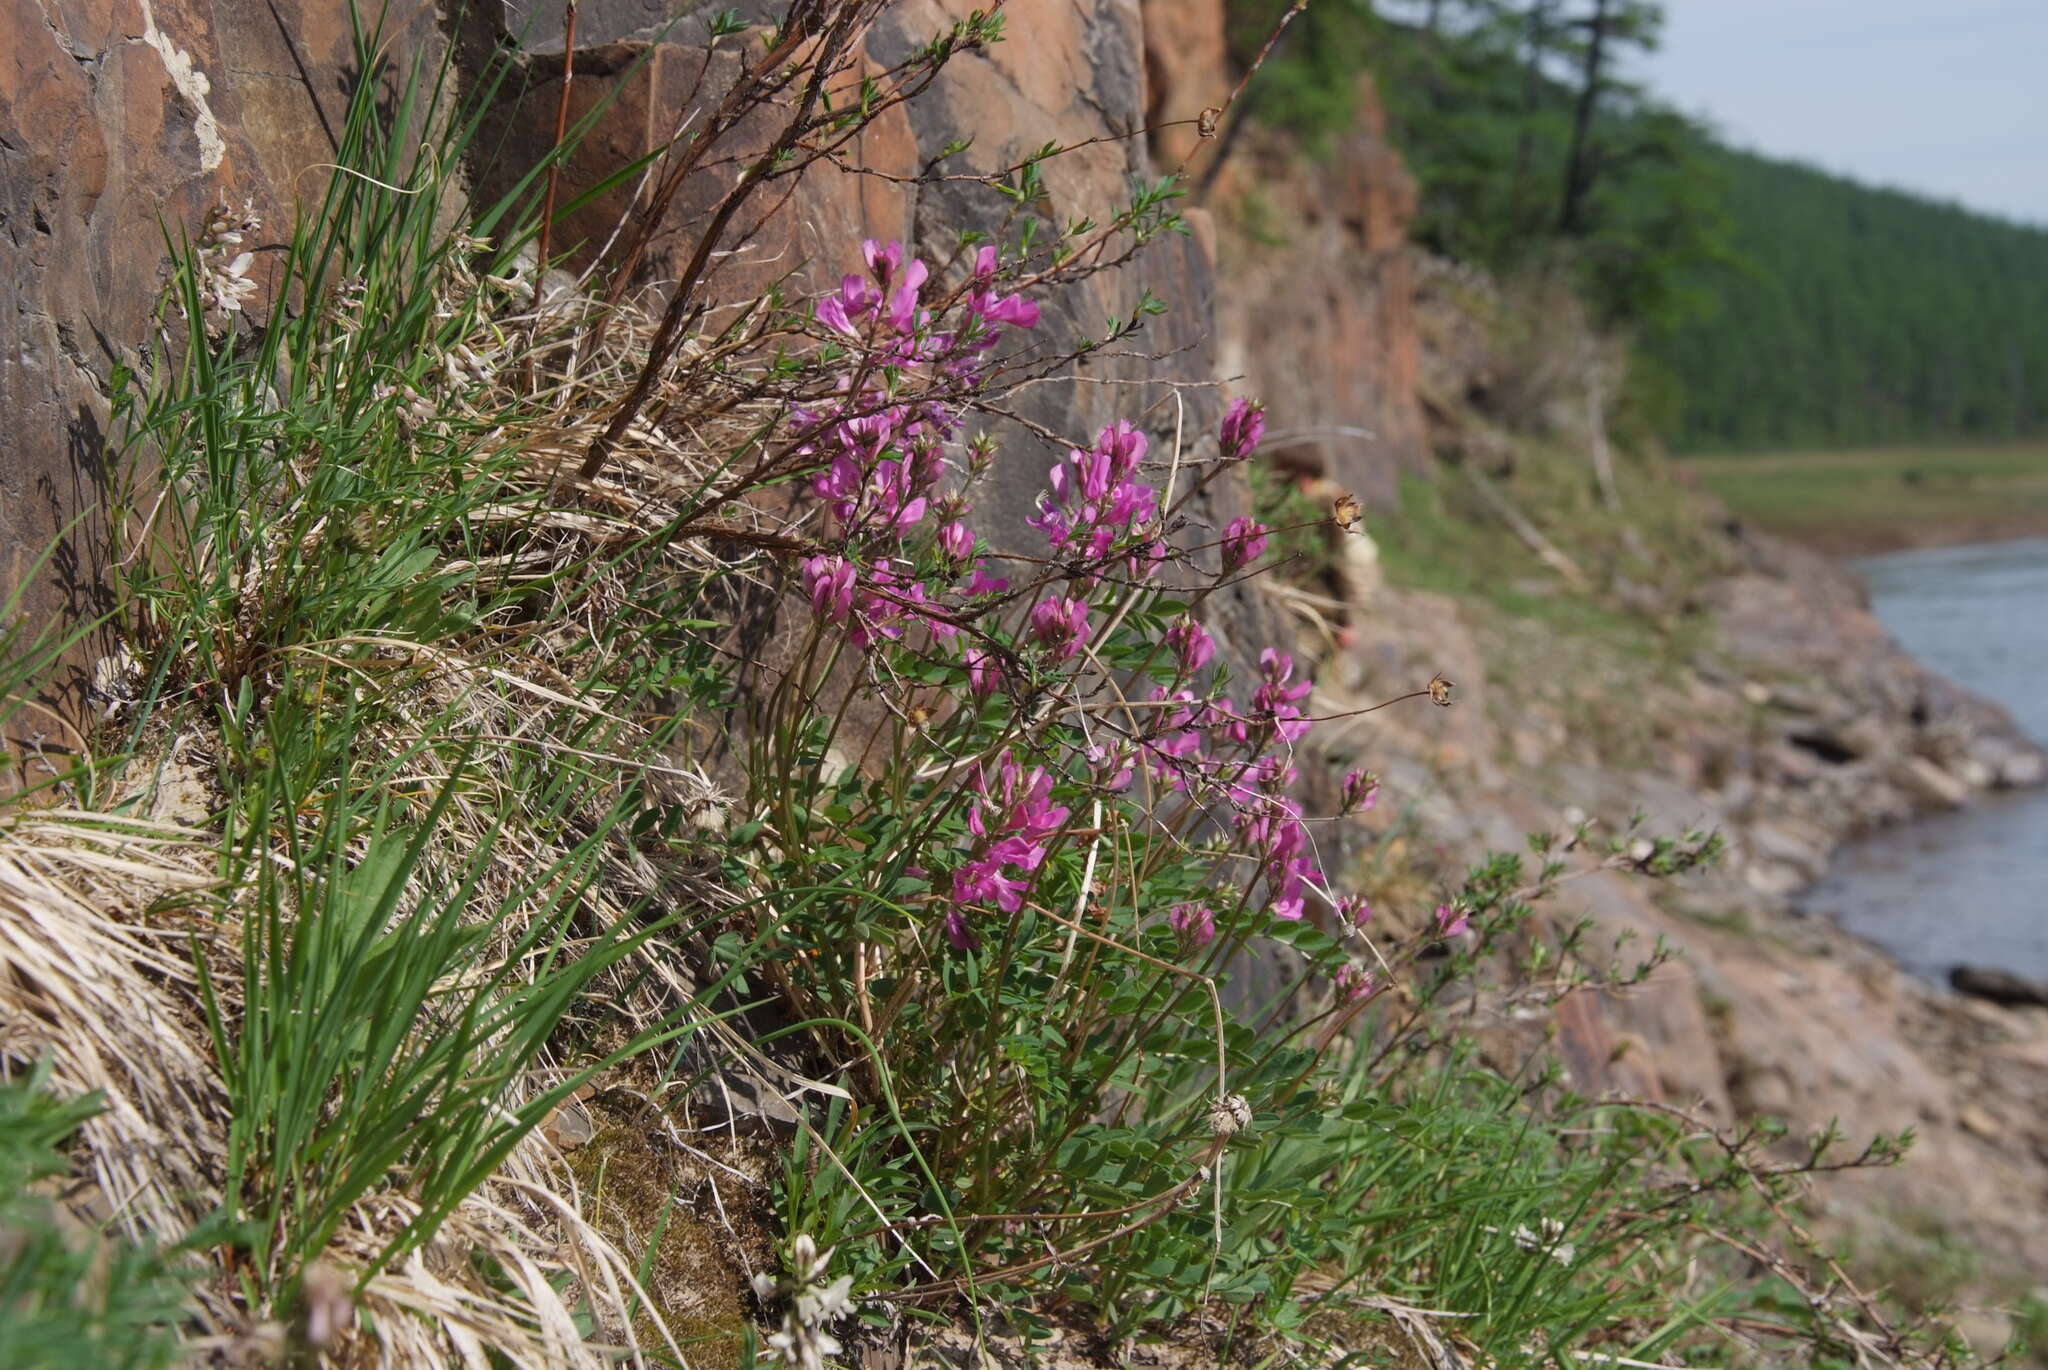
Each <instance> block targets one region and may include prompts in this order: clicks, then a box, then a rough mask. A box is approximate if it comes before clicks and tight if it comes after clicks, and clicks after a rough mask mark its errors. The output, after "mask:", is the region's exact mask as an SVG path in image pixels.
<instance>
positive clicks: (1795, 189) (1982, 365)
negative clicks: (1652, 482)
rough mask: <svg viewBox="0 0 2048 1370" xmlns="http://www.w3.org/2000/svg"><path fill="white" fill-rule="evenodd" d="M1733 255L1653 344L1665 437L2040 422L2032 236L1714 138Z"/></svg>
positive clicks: (2040, 353) (2047, 266)
mask: <svg viewBox="0 0 2048 1370" xmlns="http://www.w3.org/2000/svg"><path fill="white" fill-rule="evenodd" d="M1707 155H1708V156H1709V157H1710V159H1711V164H1712V165H1713V167H1714V168H1715V169H1716V170H1717V171H1718V173H1719V180H1720V183H1721V187H1722V191H1721V193H1722V197H1723V204H1724V205H1725V207H1726V210H1727V213H1728V217H1729V219H1730V221H1731V234H1732V247H1733V250H1734V253H1735V256H1736V265H1735V266H1734V267H1733V268H1732V269H1730V268H1720V269H1716V270H1714V271H1712V273H1711V275H1705V274H1703V276H1702V280H1703V281H1704V282H1705V283H1707V284H1708V285H1710V287H1711V288H1710V289H1709V290H1707V291H1705V292H1703V293H1704V294H1705V295H1706V296H1707V297H1708V298H1710V299H1711V300H1712V305H1711V306H1710V307H1709V308H1708V309H1706V310H1704V311H1702V312H1699V313H1696V314H1694V315H1692V316H1690V317H1688V318H1687V319H1685V320H1684V321H1683V322H1682V323H1680V324H1679V325H1678V326H1677V327H1675V328H1674V329H1673V330H1671V331H1670V332H1669V333H1667V334H1664V335H1662V336H1658V335H1654V334H1653V335H1651V336H1650V337H1649V338H1648V339H1647V343H1648V346H1649V348H1650V350H1651V352H1652V354H1653V355H1654V356H1656V357H1657V358H1658V359H1659V360H1660V361H1661V362H1663V364H1664V365H1665V366H1666V367H1667V368H1668V369H1669V370H1670V371H1671V373H1672V374H1673V375H1675V376H1676V377H1677V378H1678V380H1679V381H1680V383H1681V392H1682V395H1683V399H1682V402H1681V407H1680V410H1679V413H1678V416H1677V421H1676V424H1675V427H1674V430H1673V432H1672V433H1671V438H1672V441H1673V445H1674V446H1676V447H1677V448H1679V449H1680V450H1741V449H1755V448H1770V447H1813V446H1841V445H1851V444H1868V443H1889V442H1902V441H1909V440H1918V439H1944V438H2003V437H2024V436H2034V435H2038V434H2041V433H2043V432H2048V232H2044V231H2042V230H2040V229H2036V228H2029V227H2024V226H2021V225H2017V224H2012V223H2006V222H2003V221H2000V220H1997V219H1992V218H1987V217H1985V216H1983V215H1979V214H1973V213H1970V212H1969V211H1968V210H1965V209H1962V208H1960V207H1958V206H1955V205H1947V204H1938V203H1935V202H1933V201H1930V200H1925V199H1921V198H1919V197H1918V196H1914V195H1908V194H1903V193H1901V192H1899V191H1895V190H1880V189H1875V188H1873V187H1870V186H1865V185H1859V184H1857V183H1856V182H1854V181H1849V180H1844V179H1843V178H1841V177H1838V176H1830V175H1828V174H1826V173H1825V172H1822V171H1818V170H1815V169H1814V168H1812V167H1807V166H1801V165H1798V164H1796V163H1791V162H1781V161H1774V160H1772V159H1770V158H1766V157H1759V156H1756V155H1753V154H1751V153H1746V152H1737V151H1734V150H1732V149H1728V148H1723V147H1714V148H1712V149H1710V150H1709V152H1708V154H1707Z"/></svg>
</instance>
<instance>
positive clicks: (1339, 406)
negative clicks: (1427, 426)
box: [1209, 80, 1428, 507]
mask: <svg viewBox="0 0 2048 1370" xmlns="http://www.w3.org/2000/svg"><path fill="white" fill-rule="evenodd" d="M1359 110H1360V114H1359V121H1358V123H1357V125H1356V126H1355V127H1354V128H1353V129H1352V131H1351V132H1350V133H1348V134H1346V135H1344V136H1343V137H1341V138H1338V139H1336V140H1334V142H1333V144H1332V145H1331V147H1330V148H1329V149H1328V151H1327V153H1326V155H1323V156H1319V157H1316V158H1313V159H1311V158H1308V157H1306V156H1304V155H1302V154H1300V153H1299V152H1298V151H1296V150H1295V149H1294V148H1293V147H1292V146H1291V145H1290V144H1289V142H1288V141H1287V140H1286V139H1284V138H1282V137H1280V136H1278V135H1275V134H1271V133H1266V132H1255V133H1251V134H1248V135H1247V136H1246V137H1245V138H1244V139H1243V140H1242V142H1241V143H1240V146H1239V148H1238V149H1237V150H1236V151H1235V152H1234V153H1233V154H1232V158H1231V163H1230V169H1229V174H1227V175H1225V176H1223V177H1222V178H1220V179H1219V180H1218V181H1217V183H1216V185H1215V187H1214V188H1213V190H1212V191H1211V194H1210V197H1209V205H1210V207H1211V208H1212V210H1213V211H1214V212H1215V213H1216V214H1217V215H1218V216H1219V217H1220V218H1221V219H1222V221H1223V223H1224V224H1225V225H1226V226H1227V232H1226V233H1225V235H1224V242H1225V247H1224V250H1223V265H1224V278H1225V280H1226V281H1227V282H1228V285H1227V287H1226V289H1225V290H1224V292H1223V295H1222V298H1221V299H1220V300H1219V301H1218V328H1219V329H1220V331H1221V332H1222V334H1223V336H1224V338H1225V340H1226V343H1225V348H1224V353H1223V370H1224V373H1225V374H1226V375H1235V374H1240V373H1241V374H1242V375H1243V376H1244V380H1243V382H1242V388H1243V389H1244V390H1245V391H1247V392H1249V393H1253V394H1257V395H1259V396H1261V397H1263V398H1264V399H1265V401H1266V403H1267V411H1268V414H1269V416H1270V422H1271V429H1270V436H1269V438H1268V441H1267V444H1266V452H1267V454H1268V456H1269V457H1270V458H1271V459H1273V460H1275V461H1277V462H1279V463H1280V464H1281V465H1282V466H1283V467H1284V468H1291V469H1294V470H1298V471H1301V472H1304V473H1307V474H1313V475H1320V476H1324V477H1327V478H1328V479H1330V480H1331V481H1334V482H1336V483H1337V484H1338V485H1341V486H1343V487H1345V488H1346V489H1348V490H1350V491H1351V492H1352V493H1354V494H1356V495H1357V496H1358V497H1359V498H1360V499H1362V500H1364V501H1365V502H1366V503H1367V504H1368V505H1378V506H1380V507H1385V506H1386V505H1388V504H1390V503H1391V502H1392V501H1393V500H1394V499H1395V497H1396V495H1397V494H1398V492H1399V479H1400V476H1401V474H1402V473H1403V472H1419V471H1422V470H1423V469H1425V467H1426V466H1427V459H1428V449H1427V444H1426V441H1425V433H1424V426H1423V416H1422V406H1421V400H1420V396H1419V394H1418V375H1419V366H1420V351H1419V347H1418V340H1417V335H1416V321H1415V309H1414V304H1415V279H1414V262H1413V257H1412V252H1411V249H1410V248H1409V247H1408V242H1407V232H1408V221H1409V219H1410V218H1411V217H1412V216H1413V215H1414V213H1415V207H1416V192H1415V183H1414V181H1413V179H1412V178H1411V177H1410V176H1409V174H1408V171H1407V168H1406V166H1405V165H1404V164H1403V163H1402V161H1401V158H1400V155H1399V154H1398V153H1397V152H1396V151H1395V150H1394V149H1393V148H1392V147H1391V146H1390V145H1389V144H1388V143H1387V141H1386V129H1385V121H1384V118H1383V117H1382V115H1381V113H1380V107H1379V103H1378V99H1377V97H1376V95H1375V94H1374V92H1373V88H1372V86H1371V83H1370V81H1369V80H1362V81H1361V83H1360V86H1359ZM1254 168H1257V169H1258V170H1254ZM1267 168H1271V169H1272V170H1270V171H1269V170H1266V169H1267Z"/></svg>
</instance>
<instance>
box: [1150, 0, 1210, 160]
mask: <svg viewBox="0 0 2048 1370" xmlns="http://www.w3.org/2000/svg"><path fill="white" fill-rule="evenodd" d="M1144 11H1145V126H1146V127H1147V128H1148V129H1149V130H1150V131H1151V134H1150V136H1151V140H1152V160H1153V161H1154V162H1156V163H1158V164H1159V166H1160V167H1161V168H1162V169H1163V170H1166V171H1177V170H1179V169H1181V168H1182V167H1184V166H1187V165H1189V164H1190V159H1191V158H1192V157H1193V156H1194V155H1195V152H1196V149H1197V148H1199V147H1200V146H1201V144H1202V141H1203V140H1202V137H1201V130H1200V127H1199V121H1200V120H1201V118H1202V112H1203V111H1204V110H1213V109H1216V108H1219V107H1220V106H1221V105H1222V104H1223V102H1224V101H1225V100H1227V99H1228V98H1229V96H1230V86H1231V81H1230V74H1229V72H1228V71H1227V70H1226V60H1227V53H1226V52H1225V49H1224V42H1223V0H1144Z"/></svg>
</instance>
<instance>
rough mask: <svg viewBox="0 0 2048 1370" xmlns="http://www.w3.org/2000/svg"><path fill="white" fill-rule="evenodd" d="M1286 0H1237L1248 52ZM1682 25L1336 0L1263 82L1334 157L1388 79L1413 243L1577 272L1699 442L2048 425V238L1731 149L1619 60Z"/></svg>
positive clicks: (1290, 37) (1468, 0)
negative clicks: (1341, 133) (1364, 83)
mask: <svg viewBox="0 0 2048 1370" xmlns="http://www.w3.org/2000/svg"><path fill="white" fill-rule="evenodd" d="M1288 7H1289V0H1229V13H1230V20H1231V41H1232V49H1233V52H1234V53H1235V54H1236V56H1237V57H1238V59H1239V60H1240V61H1241V62H1248V61H1249V60H1250V58H1251V56H1252V54H1254V53H1256V52H1257V51H1258V48H1259V46H1260V45H1261V44H1262V43H1263V42H1264V40H1265V37H1266V35H1267V34H1268V33H1270V32H1271V28H1272V24H1273V23H1274V21H1276V20H1277V19H1278V17H1279V16H1280V15H1281V14H1282V13H1283V12H1284V11H1285V10H1286V9H1287V8H1288ZM1662 17H1663V16H1662V11H1661V7H1660V6H1658V5H1656V4H1652V3H1646V2H1645V0H1378V3H1376V4H1375V3H1373V0H1316V3H1315V4H1312V5H1310V6H1309V7H1308V8H1307V9H1306V10H1305V11H1303V12H1302V13H1301V14H1300V15H1298V16H1297V17H1296V19H1295V21H1294V23H1293V24H1292V26H1291V27H1290V28H1289V29H1288V31H1287V34H1286V36H1285V37H1284V38H1283V40H1282V42H1281V43H1280V45H1279V46H1278V47H1276V49H1275V51H1274V54H1273V57H1272V59H1271V60H1270V61H1269V62H1268V63H1267V65H1266V67H1265V69H1264V70H1262V71H1261V73H1260V75H1259V76H1258V78H1257V79H1256V80H1255V81H1254V82H1253V84H1252V86H1251V88H1250V90H1249V92H1248V95H1247V98H1248V99H1249V100H1250V101H1251V112H1252V115H1253V117H1255V118H1259V119H1264V120H1267V121H1269V122H1276V123H1280V124H1284V125H1287V126H1289V127H1292V128H1294V129H1295V130H1297V131H1298V132H1300V133H1301V134H1302V135H1303V136H1304V138H1305V139H1306V140H1307V141H1308V143H1309V144H1310V146H1311V148H1315V147H1318V146H1321V145H1323V144H1324V143H1325V142H1326V140H1327V139H1328V137H1329V136H1330V135H1331V134H1332V133H1334V132H1336V131H1338V130H1339V129H1341V128H1343V127H1344V126H1345V125H1346V124H1347V123H1348V122H1349V121H1350V120H1351V118H1352V117H1353V114H1354V108H1353V104H1354V100H1355V95H1356V91H1357V88H1358V81H1359V78H1360V76H1361V74H1362V73H1365V72H1370V73H1371V74H1372V75H1373V78H1374V79H1375V80H1376V81H1377V83H1378V86H1379V92H1380V98H1381V100H1382V102H1383V104H1384V105H1385V107H1386V110H1387V115H1388V124H1389V135H1390V137H1391V138H1392V139H1393V140H1394V142H1395V143H1396V145H1397V146H1399V148H1400V149H1401V151H1402V154H1403V155H1404V156H1405V157H1406V159H1407V160H1408V163H1409V166H1410V168H1411V169H1412V170H1413V171H1414V173H1415V175H1416V177H1417V179H1418V181H1419V182H1420V184H1421V187H1422V205H1421V211H1420V213H1419V215H1418V216H1417V220H1416V223H1415V225H1414V228H1413V232H1414V236H1415V238H1416V240H1417V241H1418V242H1419V243H1420V244H1422V245H1423V246H1425V247H1427V248H1429V249H1430V250H1432V251H1436V252H1440V253H1442V254H1444V255H1446V256H1450V257H1455V258H1457V259H1459V260H1462V261H1468V262H1473V263H1475V264H1478V265H1482V266H1485V267H1487V268H1489V269H1492V270H1494V271H1496V272H1500V273H1503V274H1512V273H1516V272H1522V271H1529V270H1563V271H1568V272H1570V273H1572V275H1573V277H1574V279H1575V281H1576V283H1577V285H1578V287H1579V290H1580V293H1581V294H1582V295H1583V296H1584V298H1585V299H1586V300H1587V302H1588V303H1589V304H1590V305H1591V306H1592V307H1593V308H1594V310H1595V311H1596V313H1597V315H1598V316H1599V317H1600V318H1601V319H1602V320H1603V321H1604V322H1606V323H1607V324H1608V325H1609V326H1611V327H1617V328H1623V329H1627V330H1629V331H1631V332H1633V333H1634V334H1635V335H1636V336H1637V337H1638V338H1639V339H1640V341H1641V343H1642V349H1641V350H1642V353H1643V356H1644V360H1645V361H1646V362H1647V363H1648V365H1646V366H1644V367H1643V368H1642V374H1643V375H1644V376H1646V377H1650V378H1653V382H1654V383H1653V384H1652V385H1651V386H1649V387H1648V389H1650V390H1653V391H1655V392H1656V393H1655V395H1654V397H1653V398H1654V404H1653V407H1654V409H1655V411H1656V413H1657V414H1658V416H1659V419H1660V422H1661V426H1662V427H1663V428H1664V430H1665V432H1666V435H1667V437H1668V438H1669V439H1670V440H1671V441H1672V443H1673V445H1674V446H1676V447H1678V448H1680V449H1681V450H1692V449H1719V450H1741V449H1760V448H1768V447H1778V446H1832V445H1854V444H1860V443H1877V442H1895V441H1908V440H1925V439H1943V438H1985V437H2003V436H2023V435H2034V434H2039V433H2043V432H2048V308H2044V306H2048V232H2043V231H2041V230H2037V229H2031V228H2025V227H2021V226H2018V225H2013V224H2008V223H2004V222H2001V221H1999V220H1995V219H1990V218H1987V217H1985V216H1982V215H1976V214H1972V213H1970V212H1968V211H1966V210H1963V209H1960V208H1957V207H1954V206H1948V205H1942V204H1937V203H1933V202H1930V201H1928V200H1925V199H1922V198H1919V197H1915V196H1912V195H1907V194H1903V193H1900V192H1896V191H1888V190H1876V189H1872V188H1869V187H1866V186H1862V185H1858V184H1856V183H1854V182H1851V181H1846V180H1843V179H1841V178H1838V177H1833V176H1829V175H1826V174H1825V173H1822V172H1819V171H1816V170H1813V169H1811V168H1808V167H1803V166H1798V165H1794V164H1789V163H1784V162H1777V161H1772V160H1769V159H1766V158H1762V157H1757V156H1754V155H1751V154H1747V153H1742V152H1737V151H1734V150H1732V149H1729V148H1727V147H1724V146H1722V145H1720V144H1718V143H1717V142H1715V141H1714V140H1713V138H1712V137H1711V136H1710V135H1709V134H1708V132H1707V130H1705V129H1704V128H1702V127H1701V126H1700V125H1699V124H1697V123H1696V122H1695V121H1693V120H1690V119H1688V118H1686V117H1685V116H1683V115H1681V114H1680V113H1678V112H1677V111H1675V110H1673V109H1672V108H1670V107H1669V106H1667V105H1664V104H1662V103H1660V102H1659V101H1657V100H1656V99H1655V98H1653V97H1652V96H1651V95H1650V94H1649V93H1648V92H1646V91H1645V90H1644V89H1643V88H1642V87H1640V86H1639V85H1637V84H1635V83H1633V82H1631V81H1628V80H1626V79H1624V77H1623V76H1622V74H1621V73H1622V71H1623V70H1624V69H1625V68H1626V66H1627V65H1628V58H1629V56H1630V55H1631V54H1636V53H1640V52H1642V51H1645V50H1647V49H1650V48H1653V47H1654V46H1655V45H1656V42H1657V38H1658V32H1659V28H1660V26H1661V23H1662ZM1646 397H1648V396H1646Z"/></svg>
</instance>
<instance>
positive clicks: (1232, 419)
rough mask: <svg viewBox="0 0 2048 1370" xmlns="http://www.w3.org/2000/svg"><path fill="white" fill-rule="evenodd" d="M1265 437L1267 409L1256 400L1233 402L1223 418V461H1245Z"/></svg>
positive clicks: (1237, 400) (1241, 399)
mask: <svg viewBox="0 0 2048 1370" xmlns="http://www.w3.org/2000/svg"><path fill="white" fill-rule="evenodd" d="M1265 436H1266V407H1265V406H1264V405H1262V404H1260V403H1259V402H1258V401H1256V400H1247V399H1243V398H1239V399H1236V400H1233V401H1231V405H1230V412H1229V413H1227V414H1225V415H1224V416H1223V433H1222V441H1223V459H1224V460H1225V461H1243V460H1244V459H1245V458H1246V457H1249V456H1250V455H1251V454H1252V453H1253V452H1254V451H1256V450H1258V446H1259V443H1260V441H1261V440H1262V439H1264V438H1265Z"/></svg>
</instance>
